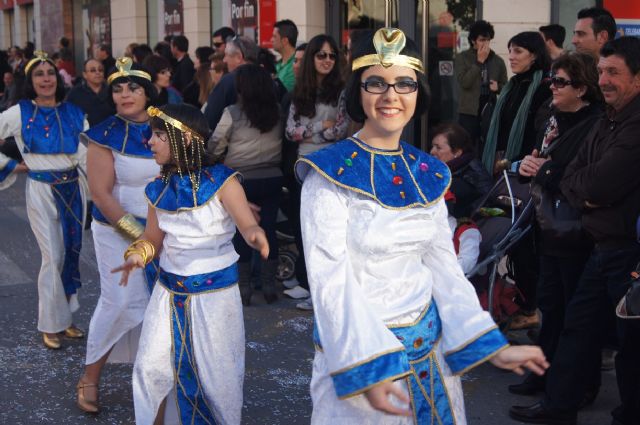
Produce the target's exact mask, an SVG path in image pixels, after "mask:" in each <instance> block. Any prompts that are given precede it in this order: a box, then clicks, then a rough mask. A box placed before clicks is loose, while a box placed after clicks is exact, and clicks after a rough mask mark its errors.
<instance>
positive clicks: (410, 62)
mask: <svg viewBox="0 0 640 425" xmlns="http://www.w3.org/2000/svg"><path fill="white" fill-rule="evenodd" d="M406 44H407V39H406V37H405V35H404V33H403V32H402V31H401V30H399V29H397V28H380V29H379V30H378V31H376V33H375V35H374V36H373V46H374V47H375V49H376V52H377V53H375V54H370V55H365V56H361V57H359V58H356V59H354V60H353V64H352V65H351V70H352V71H355V70H357V69H360V68H363V67H365V66H374V65H382V66H383V67H385V68H389V67H390V66H392V65H398V66H406V67H407V68H411V69H413V70H415V71H418V72H420V73H422V74H424V65H423V64H422V61H421V60H420V59H418V58H414V57H412V56H407V55H401V54H400V52H401V51H402V49H404V46H405V45H406Z"/></svg>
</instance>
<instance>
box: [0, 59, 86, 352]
mask: <svg viewBox="0 0 640 425" xmlns="http://www.w3.org/2000/svg"><path fill="white" fill-rule="evenodd" d="M25 72H26V77H25V95H26V99H22V100H20V101H19V102H18V104H16V105H14V106H12V107H11V108H9V109H7V110H6V111H5V112H3V113H2V114H1V115H0V138H2V139H6V138H8V137H13V138H14V139H15V141H16V145H17V147H18V149H19V150H20V152H21V153H22V158H23V160H24V162H22V163H18V161H15V160H12V159H10V158H8V157H7V156H5V155H4V154H1V153H0V190H1V189H5V188H7V187H9V186H10V185H12V184H13V183H14V182H15V180H16V175H17V174H18V173H27V175H28V177H29V179H28V180H27V183H26V200H27V216H28V218H29V224H30V225H31V230H32V231H33V233H34V235H35V237H36V240H37V242H38V246H39V248H40V254H41V255H42V264H41V266H40V273H39V275H38V330H39V331H40V332H42V337H43V341H44V345H45V346H46V347H47V348H50V349H59V348H60V347H61V344H62V341H61V338H60V334H63V335H64V336H66V337H68V338H82V337H84V332H83V331H81V330H80V329H78V328H76V327H75V326H74V325H73V321H72V313H73V312H75V311H76V310H78V308H79V304H78V298H77V292H78V289H79V288H80V273H79V255H80V249H81V247H82V231H83V228H84V217H85V209H86V208H85V205H86V203H85V199H86V196H85V195H86V189H85V188H86V181H85V180H84V177H83V176H84V169H85V168H86V167H85V163H86V148H85V147H84V145H82V144H81V143H79V140H80V139H79V136H80V133H81V132H82V131H83V130H84V129H86V128H88V126H89V125H88V123H87V122H86V120H85V119H84V112H82V110H81V109H80V108H78V107H77V106H76V105H74V104H72V103H68V102H63V101H62V100H63V99H64V94H65V93H64V84H63V82H62V78H61V77H60V74H59V73H58V70H57V69H56V67H55V65H54V63H53V61H52V60H51V59H50V58H49V57H48V56H47V54H46V53H45V52H41V51H36V52H35V57H34V58H33V59H31V60H30V61H29V62H28V63H27V65H26V66H25ZM81 170H82V172H80V171H81Z"/></svg>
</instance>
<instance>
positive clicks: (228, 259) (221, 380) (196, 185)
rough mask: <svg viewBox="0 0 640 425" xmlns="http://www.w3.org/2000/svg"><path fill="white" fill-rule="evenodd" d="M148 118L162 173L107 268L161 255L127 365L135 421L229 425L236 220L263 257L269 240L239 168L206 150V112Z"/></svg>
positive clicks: (237, 385) (171, 108)
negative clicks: (140, 221) (137, 232)
mask: <svg viewBox="0 0 640 425" xmlns="http://www.w3.org/2000/svg"><path fill="white" fill-rule="evenodd" d="M149 115H150V116H151V117H152V118H151V128H152V130H153V136H152V138H151V141H150V144H151V150H152V151H153V153H154V158H155V160H156V162H158V164H161V165H162V176H161V177H159V178H158V179H156V180H155V181H153V182H152V183H150V184H149V185H148V186H147V188H146V195H147V199H148V202H149V212H148V216H147V225H146V228H145V231H144V233H143V235H142V236H141V238H140V239H137V240H136V241H135V242H134V243H133V244H132V245H131V246H130V247H129V248H128V249H127V250H126V252H125V263H124V264H123V265H122V266H121V267H118V268H116V269H115V270H114V272H116V271H123V277H122V283H123V284H126V283H127V278H128V276H129V273H130V272H131V271H132V270H134V269H135V268H137V267H143V266H144V265H145V264H148V262H149V261H150V260H151V259H152V258H154V256H155V253H156V252H159V258H160V273H159V278H158V281H157V283H156V286H155V287H154V289H153V293H152V294H151V300H150V301H149V306H148V307H147V312H146V314H145V317H144V322H143V326H142V335H141V337H140V347H139V349H138V357H137V358H136V362H135V365H134V370H133V400H134V405H135V415H136V424H138V425H151V424H153V423H154V420H155V419H156V418H157V417H158V416H160V415H163V418H164V420H165V422H164V423H165V425H169V424H175V423H179V424H233V425H237V424H240V418H241V411H242V385H243V379H244V344H245V342H244V323H243V317H242V303H241V300H240V291H239V290H238V267H237V264H236V263H237V260H238V254H236V252H235V250H234V248H233V243H232V239H233V236H234V234H235V232H236V226H237V229H238V231H239V232H240V234H241V235H242V236H243V238H244V239H245V241H246V242H247V244H249V245H250V246H251V247H252V248H254V249H256V250H258V251H259V252H260V254H261V256H262V257H263V258H267V256H268V255H269V245H268V243H267V239H266V236H265V233H264V231H263V230H262V229H261V228H260V227H259V226H258V225H257V223H256V221H255V218H254V217H253V215H252V213H251V210H250V209H249V204H248V202H247V199H246V196H245V194H244V191H243V189H242V186H241V185H240V182H239V181H238V179H237V173H236V172H234V171H233V170H231V169H229V168H227V167H225V166H224V165H222V164H219V163H217V160H216V159H215V158H210V157H208V156H206V155H205V152H206V150H205V140H207V137H206V136H208V133H209V129H208V126H207V122H206V119H205V118H204V115H202V113H201V112H200V111H198V110H197V109H196V108H194V107H193V106H190V105H185V104H183V105H165V106H163V107H162V108H161V109H156V108H149ZM132 284H134V282H131V283H129V285H132ZM163 400H166V402H167V408H166V414H164V413H163V410H164V409H163V406H162V405H163ZM176 410H177V411H176ZM175 416H177V417H175Z"/></svg>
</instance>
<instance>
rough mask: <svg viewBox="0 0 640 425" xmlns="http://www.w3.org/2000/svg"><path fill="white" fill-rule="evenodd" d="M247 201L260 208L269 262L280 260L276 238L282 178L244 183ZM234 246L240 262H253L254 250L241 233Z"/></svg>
mask: <svg viewBox="0 0 640 425" xmlns="http://www.w3.org/2000/svg"><path fill="white" fill-rule="evenodd" d="M242 187H243V188H244V192H245V194H246V195H247V200H248V201H249V202H251V203H254V204H256V205H258V206H259V207H260V223H258V224H259V225H260V227H262V228H263V229H264V232H265V233H266V234H267V241H268V242H269V260H277V259H278V239H277V238H276V218H277V216H278V208H279V207H280V198H281V196H282V177H268V178H264V179H247V180H245V181H244V182H243V183H242ZM233 246H234V248H235V249H236V252H237V253H238V255H240V260H239V261H240V262H248V261H250V260H251V255H252V251H253V250H252V248H251V247H250V246H249V245H247V243H246V242H245V241H244V239H243V237H242V235H241V234H240V232H236V235H235V236H234V238H233Z"/></svg>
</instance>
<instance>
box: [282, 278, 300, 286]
mask: <svg viewBox="0 0 640 425" xmlns="http://www.w3.org/2000/svg"><path fill="white" fill-rule="evenodd" d="M282 286H284V287H285V288H287V289H292V288H295V287H296V286H300V282H298V279H296V278H295V277H294V278H293V279H287V280H283V281H282Z"/></svg>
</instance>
